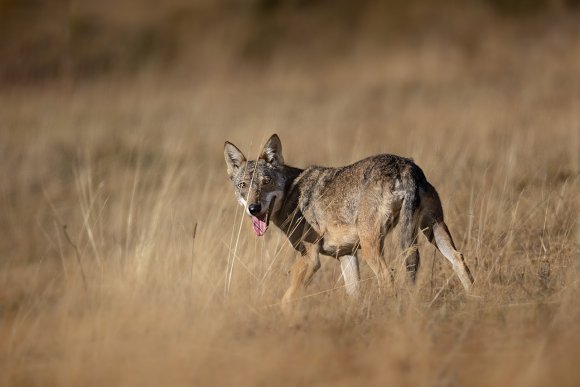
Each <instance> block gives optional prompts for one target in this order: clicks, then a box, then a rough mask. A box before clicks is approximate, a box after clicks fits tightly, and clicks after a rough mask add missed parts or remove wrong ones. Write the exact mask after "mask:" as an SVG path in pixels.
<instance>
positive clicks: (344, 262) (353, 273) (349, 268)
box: [339, 255, 360, 297]
mask: <svg viewBox="0 0 580 387" xmlns="http://www.w3.org/2000/svg"><path fill="white" fill-rule="evenodd" d="M339 260H340V269H341V270H342V279H343V280H344V287H345V288H346V293H347V294H348V295H349V296H351V297H356V296H358V293H359V289H360V282H359V281H360V273H359V270H358V258H357V257H356V256H354V255H343V256H342V257H340V258H339Z"/></svg>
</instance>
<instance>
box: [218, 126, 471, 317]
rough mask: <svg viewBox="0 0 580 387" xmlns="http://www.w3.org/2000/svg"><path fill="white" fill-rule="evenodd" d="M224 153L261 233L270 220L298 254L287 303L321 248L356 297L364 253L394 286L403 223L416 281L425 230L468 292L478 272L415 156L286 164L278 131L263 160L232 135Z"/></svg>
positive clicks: (246, 208)
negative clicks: (390, 252)
mask: <svg viewBox="0 0 580 387" xmlns="http://www.w3.org/2000/svg"><path fill="white" fill-rule="evenodd" d="M224 157H225V161H226V167H227V173H228V176H229V179H230V180H231V182H232V184H233V187H234V192H235V195H236V197H237V199H238V202H239V204H240V205H241V206H243V207H244V211H245V212H246V213H247V215H248V216H250V217H251V220H252V227H253V230H254V232H255V234H256V235H258V236H263V235H264V234H265V233H266V231H267V229H268V226H269V225H270V223H273V224H274V225H275V226H276V227H278V228H279V229H280V230H281V231H282V232H283V233H284V234H286V236H287V238H288V240H289V241H290V243H291V244H292V246H293V248H294V249H295V250H296V251H297V252H298V254H297V258H296V260H295V262H294V264H293V266H292V269H291V280H290V286H289V288H288V290H287V291H286V293H285V294H284V297H283V299H282V305H283V306H284V305H287V304H288V303H290V302H291V301H292V300H294V299H295V298H296V296H297V294H299V292H300V291H301V290H302V289H304V288H306V286H308V284H309V283H310V282H311V280H312V277H313V276H314V274H315V273H316V271H317V270H318V269H319V268H320V254H323V255H327V256H330V257H334V258H336V259H338V260H339V261H340V265H341V269H342V274H343V275H342V277H343V279H344V282H345V288H346V291H347V293H348V294H349V295H352V296H356V295H357V293H358V291H359V287H360V285H359V284H360V282H359V281H360V274H359V267H358V258H359V257H360V258H361V259H362V260H363V261H364V262H366V263H367V264H368V265H369V266H370V268H371V269H372V271H373V273H374V274H375V275H376V277H377V280H378V283H379V286H380V287H383V286H385V285H386V282H387V279H388V278H389V277H388V275H389V274H388V268H387V265H386V262H385V259H384V257H383V244H384V239H385V236H386V235H387V234H388V233H389V231H391V230H392V229H393V228H394V227H395V226H396V225H397V224H400V226H401V227H400V228H401V232H400V246H401V248H402V249H403V252H404V255H405V266H406V270H407V272H408V273H409V276H410V280H411V282H412V283H414V282H415V279H416V275H417V270H418V269H419V264H420V256H419V251H418V249H417V236H418V233H419V230H421V232H422V233H423V234H424V235H425V236H426V237H427V239H428V240H429V242H431V243H432V244H433V245H435V247H436V248H437V249H438V250H439V251H440V252H441V254H443V256H444V257H445V258H447V260H448V261H449V262H450V263H451V265H452V266H453V269H454V271H455V273H456V274H457V276H458V277H459V280H460V281H461V284H462V285H463V287H464V288H465V290H466V291H467V292H469V291H470V289H471V287H472V284H473V277H472V275H471V272H470V270H469V268H468V267H467V265H466V263H465V259H464V256H463V254H462V253H461V252H459V251H458V250H457V249H456V247H455V244H454V242H453V238H452V237H451V234H450V232H449V229H448V227H447V225H446V224H445V222H444V218H443V208H442V205H441V200H440V199H439V195H438V194H437V191H436V190H435V188H434V187H433V186H432V185H431V184H430V183H429V182H428V181H427V179H426V177H425V174H424V173H423V171H422V170H421V168H419V166H418V165H417V164H415V163H414V162H413V160H412V159H408V158H404V157H400V156H396V155H391V154H381V155H376V156H371V157H368V158H365V159H363V160H360V161H357V162H355V163H354V164H351V165H347V166H344V167H340V168H327V167H320V166H310V167H308V168H305V169H300V168H296V167H292V166H290V165H287V164H285V163H284V157H283V156H282V143H281V141H280V138H279V137H278V135H276V134H274V135H272V136H271V137H270V138H269V139H268V141H267V142H266V144H265V145H264V147H263V149H262V151H261V153H260V156H259V157H258V159H256V160H247V159H246V157H245V156H244V154H243V153H242V152H241V151H240V150H239V149H238V148H237V147H236V146H235V145H234V144H232V143H230V142H228V141H226V142H225V145H224Z"/></svg>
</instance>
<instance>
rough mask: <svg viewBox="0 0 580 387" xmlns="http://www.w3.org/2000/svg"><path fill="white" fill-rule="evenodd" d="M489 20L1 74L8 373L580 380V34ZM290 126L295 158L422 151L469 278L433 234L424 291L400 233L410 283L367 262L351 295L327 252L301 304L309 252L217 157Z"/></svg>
mask: <svg viewBox="0 0 580 387" xmlns="http://www.w3.org/2000/svg"><path fill="white" fill-rule="evenodd" d="M485 15H487V14H485ZM486 18H487V19H486ZM489 19H490V16H489V15H487V16H485V17H484V16H482V17H473V18H471V19H469V20H463V21H461V22H460V23H456V24H457V25H455V26H454V27H453V28H450V31H451V32H450V33H449V34H445V33H429V34H427V35H424V36H419V37H415V38H413V39H409V40H408V41H404V42H403V43H400V44H396V43H392V42H391V43H384V44H383V43H380V42H377V41H376V40H375V41H373V42H371V43H369V41H368V40H364V41H360V42H358V43H357V44H356V45H355V46H354V47H355V48H356V49H349V50H348V51H347V52H346V53H345V55H344V57H343V58H342V59H341V60H335V59H334V58H335V57H333V60H329V61H320V59H316V63H317V65H316V66H312V62H308V60H305V61H300V60H298V61H294V62H292V61H286V59H288V57H290V56H291V55H288V56H284V55H282V54H277V55H276V56H275V57H274V58H273V59H272V60H271V61H269V62H267V64H264V63H262V65H261V66H259V69H258V70H257V71H254V70H252V69H251V68H250V69H248V68H244V69H240V70H235V71H234V70H231V69H230V70H228V71H223V68H222V67H219V69H220V70H219V71H218V70H216V71H213V72H208V73H203V74H201V75H200V73H196V75H195V76H192V77H191V78H190V77H188V76H186V74H184V72H183V68H181V69H180V68H175V69H174V72H173V73H172V74H171V75H168V74H167V73H164V72H157V71H149V70H148V71H144V72H142V73H140V74H141V75H139V76H132V77H130V78H125V77H101V78H97V79H93V80H89V81H86V80H85V81H78V80H77V81H76V82H75V81H74V80H72V81H71V79H70V78H64V79H62V78H59V79H55V80H51V81H48V82H45V83H42V84H30V83H29V84H26V85H12V86H10V87H6V88H4V89H3V90H2V92H1V95H0V98H1V101H2V102H1V104H0V125H1V127H0V155H1V159H0V160H1V162H0V181H1V182H2V184H0V206H1V207H0V212H1V214H2V215H1V216H0V232H1V234H0V235H1V236H0V343H1V344H0V385H3V386H29V385H43V386H45V385H50V386H80V385H82V386H92V385H95V386H108V385H122V386H130V385H135V386H160V385H170V386H177V385H215V386H218V385H220V386H221V385H227V386H240V385H260V386H272V385H288V386H290V385H294V386H295V385H301V386H302V385H303V386H309V385H332V386H350V385H369V386H372V385H395V386H419V385H421V386H432V385H434V386H491V385H510V386H545V385H554V386H578V385H580V371H579V370H578V358H579V357H580V329H579V327H580V301H579V297H580V283H579V278H580V265H579V260H578V258H579V253H580V249H579V238H580V231H579V227H578V210H579V205H580V203H579V202H578V200H579V197H578V195H579V183H580V182H579V167H580V161H579V153H580V77H579V73H578V69H580V29H579V28H578V27H577V25H576V22H575V20H573V19H572V20H570V19H569V18H567V17H562V18H556V19H555V20H551V21H550V22H540V21H529V22H526V24H525V26H524V27H521V26H520V27H518V28H512V27H511V24H510V23H504V22H501V21H493V23H492V22H490V21H489ZM453 20H456V19H453ZM482 20H485V21H482ZM470 24H473V25H474V26H477V28H482V30H481V31H479V33H476V32H472V33H471V34H470V35H468V36H467V35H465V34H463V33H458V32H457V29H459V30H460V31H463V30H462V28H463V29H465V31H471V29H469V26H470ZM474 28H475V27H474ZM438 31H439V30H438ZM443 31H447V30H443ZM294 49H296V47H295V48H294ZM289 52H292V51H291V49H289ZM274 131H275V132H277V133H278V134H279V135H280V136H281V138H282V141H283V143H284V146H285V157H286V160H287V162H289V163H292V164H294V165H296V166H306V165H308V164H315V163H316V164H323V165H342V164H345V163H349V162H352V161H355V160H357V159H360V158H362V157H364V156H367V155H370V154H375V153H380V152H385V153H397V154H401V155H407V156H412V157H413V158H414V159H415V160H416V161H417V163H418V164H419V165H421V166H422V167H423V169H424V170H425V172H426V174H427V176H428V178H429V180H430V181H431V182H432V183H433V184H434V185H435V186H436V187H437V188H438V190H439V192H440V195H441V197H442V199H443V203H444V207H445V211H446V216H447V219H448V224H449V226H450V228H451V230H452V232H453V234H454V236H455V239H456V242H457V244H458V245H459V246H461V248H462V250H463V252H464V253H465V256H466V258H467V261H468V263H469V265H470V267H471V268H472V272H473V273H474V275H475V277H476V285H475V290H474V293H473V295H470V296H466V295H465V294H464V293H463V291H462V289H461V286H460V284H459V282H458V281H457V279H456V278H455V277H454V276H453V275H452V271H451V269H450V267H449V266H448V265H447V263H446V262H445V261H444V260H443V258H442V256H441V255H439V254H435V252H434V249H433V248H432V247H431V246H429V245H427V244H425V241H424V239H423V240H422V243H421V252H422V259H423V260H422V268H421V272H420V275H419V283H418V286H417V289H416V290H417V291H416V292H415V291H413V290H412V289H410V288H409V287H408V285H406V284H405V283H404V281H403V280H402V279H403V278H404V271H403V270H402V268H401V265H402V262H401V259H400V256H399V249H398V248H397V246H396V244H395V243H393V241H391V240H390V239H389V241H388V243H387V251H386V256H387V259H388V262H389V264H390V267H391V268H392V270H393V273H394V275H395V278H396V281H395V282H396V284H397V286H395V287H393V288H392V289H390V290H389V291H388V292H387V293H386V294H378V293H377V289H376V284H375V282H374V281H373V279H372V278H371V273H370V271H369V270H368V268H366V267H363V272H362V276H363V278H365V287H364V292H363V295H362V297H361V298H360V300H359V301H360V302H358V303H354V302H352V301H350V300H349V299H348V298H347V297H346V295H345V292H344V290H343V289H342V288H341V285H342V283H341V281H340V277H339V276H340V273H339V272H340V270H339V265H338V263H337V262H335V261H334V260H332V259H325V260H323V267H322V269H321V271H320V272H319V274H318V275H317V277H315V280H314V282H313V284H312V285H311V286H310V287H309V289H308V295H307V296H306V297H305V298H304V299H303V300H302V302H301V303H300V305H299V307H298V311H297V313H296V316H293V317H292V318H287V317H285V316H284V315H283V314H282V313H281V312H280V310H279V307H278V305H277V303H278V302H279V300H280V298H281V296H282V294H283V292H284V290H285V287H286V284H287V271H288V270H289V268H290V266H291V262H292V258H293V252H292V250H291V248H290V247H289V246H288V244H287V242H286V241H285V239H284V238H283V236H282V235H281V233H279V232H278V231H277V230H275V229H274V228H272V229H271V230H270V231H269V232H268V233H267V234H266V236H265V237H264V238H257V237H255V236H254V235H253V233H252V231H251V227H250V225H249V221H248V219H246V218H244V217H242V216H241V212H240V208H239V207H238V205H237V204H236V202H235V200H234V197H233V194H232V192H231V188H230V186H229V182H228V181H227V178H226V173H225V167H224V162H223V158H222V146H223V141H224V140H226V139H228V140H231V141H233V142H234V143H236V144H237V145H239V146H240V147H241V148H242V149H243V150H244V151H246V153H247V154H249V155H250V156H256V155H257V154H258V152H259V148H260V146H261V145H262V143H263V142H264V140H265V139H266V138H267V137H268V136H269V135H270V134H271V133H272V132H274ZM65 226H66V229H65ZM228 270H231V272H232V281H231V284H230V285H231V290H230V292H229V293H228V294H225V293H224V289H225V287H226V278H227V274H226V273H227V272H228Z"/></svg>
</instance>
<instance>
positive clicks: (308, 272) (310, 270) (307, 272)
mask: <svg viewBox="0 0 580 387" xmlns="http://www.w3.org/2000/svg"><path fill="white" fill-rule="evenodd" d="M305 250H306V251H305V254H304V255H300V256H299V257H298V258H296V261H295V262H294V265H293V266H292V271H291V274H290V276H291V278H290V287H289V288H288V290H287V291H286V294H284V298H282V309H283V310H284V311H289V310H290V309H291V303H292V301H293V300H295V299H296V298H297V296H298V295H299V294H300V293H301V292H302V290H304V289H305V288H306V287H307V286H308V284H310V282H311V281H312V276H314V273H316V271H318V269H319V268H320V257H319V255H318V245H315V244H309V245H308V246H305Z"/></svg>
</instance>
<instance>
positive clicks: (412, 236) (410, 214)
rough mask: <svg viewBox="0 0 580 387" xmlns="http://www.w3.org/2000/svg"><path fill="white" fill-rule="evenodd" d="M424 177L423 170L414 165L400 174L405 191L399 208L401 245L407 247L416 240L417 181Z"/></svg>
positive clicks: (419, 200)
mask: <svg viewBox="0 0 580 387" xmlns="http://www.w3.org/2000/svg"><path fill="white" fill-rule="evenodd" d="M422 178H423V179H425V175H424V174H423V171H421V169H420V168H419V167H417V166H416V165H413V167H412V168H411V169H410V170H409V172H408V173H406V174H405V175H403V176H402V185H403V190H404V192H405V197H404V199H403V206H402V208H401V215H400V219H401V247H402V248H403V249H408V248H409V247H411V246H412V245H414V244H415V243H416V242H417V241H416V239H417V221H418V219H417V215H418V214H417V211H418V210H419V206H420V204H421V197H420V196H419V182H420V180H421V179H422Z"/></svg>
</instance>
